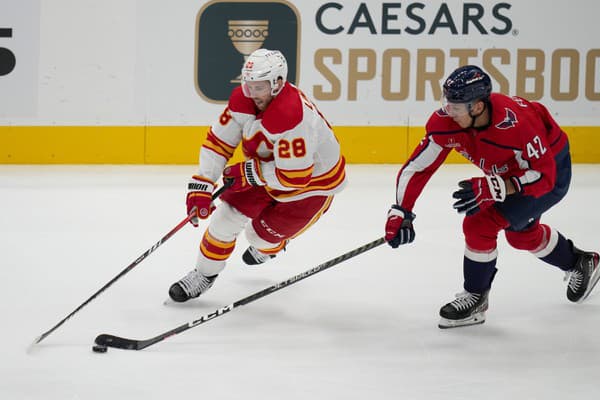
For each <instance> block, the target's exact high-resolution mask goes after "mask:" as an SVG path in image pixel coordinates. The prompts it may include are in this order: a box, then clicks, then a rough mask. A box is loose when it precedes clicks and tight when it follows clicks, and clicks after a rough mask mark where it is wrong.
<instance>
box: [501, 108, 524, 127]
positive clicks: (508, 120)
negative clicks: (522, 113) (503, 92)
mask: <svg viewBox="0 0 600 400" xmlns="http://www.w3.org/2000/svg"><path fill="white" fill-rule="evenodd" d="M505 110H506V116H505V117H504V119H503V120H502V122H500V123H499V124H496V128H498V129H510V128H513V127H514V126H516V125H517V122H519V121H517V114H515V112H514V111H513V110H511V109H510V108H508V107H507V108H505Z"/></svg>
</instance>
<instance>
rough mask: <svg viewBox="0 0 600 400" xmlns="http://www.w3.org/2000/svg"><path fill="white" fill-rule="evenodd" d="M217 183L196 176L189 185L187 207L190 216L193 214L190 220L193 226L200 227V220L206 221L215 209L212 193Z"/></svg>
mask: <svg viewBox="0 0 600 400" xmlns="http://www.w3.org/2000/svg"><path fill="white" fill-rule="evenodd" d="M213 190H215V183H214V182H213V181H211V180H210V179H208V178H205V177H203V176H199V175H194V176H192V179H190V181H189V183H188V193H187V197H186V201H185V202H186V205H187V212H188V215H190V214H193V215H194V216H193V218H192V219H191V220H190V222H191V223H192V225H194V226H198V218H201V219H206V218H208V216H209V215H210V213H212V211H213V210H214V209H215V206H214V205H213V204H212V192H213Z"/></svg>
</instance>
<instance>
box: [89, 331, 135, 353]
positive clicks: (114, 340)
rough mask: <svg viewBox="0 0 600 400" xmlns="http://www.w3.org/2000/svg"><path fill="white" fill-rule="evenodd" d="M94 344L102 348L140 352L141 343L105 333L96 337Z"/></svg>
mask: <svg viewBox="0 0 600 400" xmlns="http://www.w3.org/2000/svg"><path fill="white" fill-rule="evenodd" d="M94 342H95V343H96V344H98V345H101V346H107V347H115V348H117V349H124V350H140V346H139V341H138V340H135V339H127V338H122V337H119V336H114V335H108V334H106V333H103V334H101V335H98V336H96V339H94Z"/></svg>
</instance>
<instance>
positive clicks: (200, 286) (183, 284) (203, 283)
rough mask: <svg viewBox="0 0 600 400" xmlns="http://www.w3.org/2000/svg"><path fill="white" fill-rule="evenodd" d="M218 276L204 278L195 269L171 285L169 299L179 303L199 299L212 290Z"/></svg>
mask: <svg viewBox="0 0 600 400" xmlns="http://www.w3.org/2000/svg"><path fill="white" fill-rule="evenodd" d="M217 276H219V275H213V276H204V275H202V274H201V273H199V272H198V271H196V269H194V270H192V271H191V272H190V273H189V274H187V275H186V276H185V277H183V278H182V279H181V280H179V281H177V282H175V283H174V284H172V285H171V287H170V288H169V297H171V299H173V301H176V302H178V303H183V302H184V301H188V300H189V299H193V298H195V297H198V296H200V295H201V294H203V293H204V292H206V291H207V290H208V289H210V288H211V286H212V285H213V283H214V281H215V279H217Z"/></svg>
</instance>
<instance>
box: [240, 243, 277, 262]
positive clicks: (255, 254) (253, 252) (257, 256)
mask: <svg viewBox="0 0 600 400" xmlns="http://www.w3.org/2000/svg"><path fill="white" fill-rule="evenodd" d="M272 258H275V254H266V253H263V252H262V251H260V250H258V249H257V248H256V247H254V246H250V247H248V248H247V249H246V251H245V252H244V254H242V260H244V262H245V263H246V264H247V265H258V264H263V263H266V262H267V261H269V260H270V259H272Z"/></svg>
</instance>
